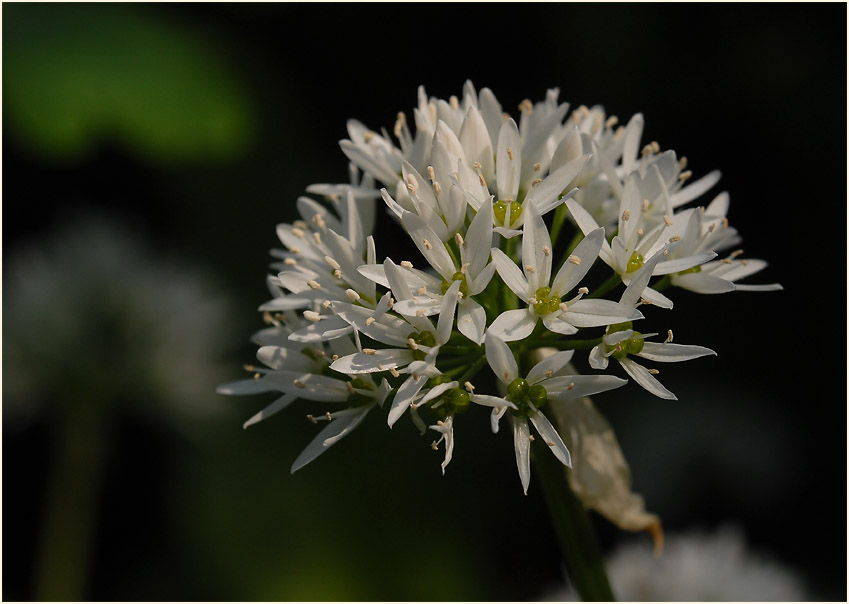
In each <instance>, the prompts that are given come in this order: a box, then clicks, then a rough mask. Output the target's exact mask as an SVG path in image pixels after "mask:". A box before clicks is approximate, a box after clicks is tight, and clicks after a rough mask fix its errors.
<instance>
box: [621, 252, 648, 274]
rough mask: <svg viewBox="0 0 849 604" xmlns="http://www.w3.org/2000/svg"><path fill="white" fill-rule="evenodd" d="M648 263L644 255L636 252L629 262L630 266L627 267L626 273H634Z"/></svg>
mask: <svg viewBox="0 0 849 604" xmlns="http://www.w3.org/2000/svg"><path fill="white" fill-rule="evenodd" d="M645 263H646V261H645V259H644V258H643V255H642V254H641V253H640V252H634V253H633V254H631V259H630V260H628V265H627V266H626V267H625V272H626V273H633V272H634V271H636V270H638V269H641V268H642V267H643V265H644V264H645Z"/></svg>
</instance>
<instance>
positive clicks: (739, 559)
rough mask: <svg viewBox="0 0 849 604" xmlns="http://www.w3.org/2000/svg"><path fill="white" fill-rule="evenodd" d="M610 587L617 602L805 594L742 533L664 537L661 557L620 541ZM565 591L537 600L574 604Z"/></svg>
mask: <svg viewBox="0 0 849 604" xmlns="http://www.w3.org/2000/svg"><path fill="white" fill-rule="evenodd" d="M606 566H607V573H608V577H609V579H610V585H611V587H612V588H613V593H614V594H615V595H616V597H617V599H619V600H620V601H623V602H669V601H678V602H729V601H731V602H733V601H744V602H796V601H804V600H809V599H810V596H809V594H807V592H806V589H805V587H804V585H803V583H802V580H801V578H800V577H799V576H798V575H797V574H796V573H795V572H794V571H793V570H792V569H790V568H788V567H786V566H784V565H782V564H781V563H779V562H777V561H775V560H773V559H771V558H770V557H769V556H768V555H767V554H766V553H762V552H758V551H756V550H753V549H750V548H749V547H748V545H747V543H746V538H745V535H744V532H743V530H742V529H740V528H739V527H737V526H734V525H725V526H722V527H720V528H719V529H717V530H715V531H712V532H704V531H690V532H686V533H680V534H675V533H671V534H667V536H666V547H665V549H664V552H663V555H661V556H653V555H652V553H651V547H650V545H649V543H648V542H646V541H641V542H639V543H637V542H632V543H626V544H624V545H622V546H620V547H619V548H618V549H616V550H615V551H614V552H613V553H612V554H611V555H610V556H609V557H608V558H607V561H606ZM578 600H579V598H578V594H577V593H576V592H575V591H574V590H572V589H571V588H568V587H567V588H565V589H563V590H560V591H557V592H554V593H550V594H548V595H547V596H546V597H545V598H543V601H550V602H556V601H567V602H575V601H578Z"/></svg>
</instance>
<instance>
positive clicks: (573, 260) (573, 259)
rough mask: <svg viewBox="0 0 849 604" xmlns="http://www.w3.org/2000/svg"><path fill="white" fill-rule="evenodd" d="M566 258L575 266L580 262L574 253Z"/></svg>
mask: <svg viewBox="0 0 849 604" xmlns="http://www.w3.org/2000/svg"><path fill="white" fill-rule="evenodd" d="M566 260H568V261H569V262H571V263H572V264H574V265H575V266H578V265H579V264H581V259H580V258H579V257H578V256H575V255H572V256H569V257H568V258H566Z"/></svg>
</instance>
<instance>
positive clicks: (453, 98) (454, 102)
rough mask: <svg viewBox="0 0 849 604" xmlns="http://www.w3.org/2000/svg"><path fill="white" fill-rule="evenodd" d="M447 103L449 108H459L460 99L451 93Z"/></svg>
mask: <svg viewBox="0 0 849 604" xmlns="http://www.w3.org/2000/svg"><path fill="white" fill-rule="evenodd" d="M448 104H449V105H450V106H451V109H454V110H457V109H459V108H460V100H459V99H458V98H457V96H456V95H453V94H452V95H451V96H450V97H448Z"/></svg>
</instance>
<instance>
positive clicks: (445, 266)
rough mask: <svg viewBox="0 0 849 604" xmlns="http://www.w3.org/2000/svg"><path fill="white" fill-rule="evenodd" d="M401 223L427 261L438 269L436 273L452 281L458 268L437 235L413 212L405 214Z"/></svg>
mask: <svg viewBox="0 0 849 604" xmlns="http://www.w3.org/2000/svg"><path fill="white" fill-rule="evenodd" d="M401 221H402V222H403V224H404V228H405V229H406V230H407V233H409V234H410V237H411V238H412V240H413V243H414V244H415V245H416V247H417V248H419V251H420V252H421V253H422V255H423V256H424V257H425V259H426V260H427V261H428V262H429V263H430V265H431V266H432V267H433V268H435V269H436V272H438V273H439V274H440V275H442V278H443V279H445V280H446V281H450V280H451V277H452V275H453V274H454V272H455V271H456V268H455V267H454V262H453V261H452V260H451V256H449V255H448V251H447V250H446V249H445V246H444V245H443V243H442V241H441V240H440V239H439V237H437V235H436V233H434V232H433V230H432V229H430V228H429V227H428V226H427V225H426V224H425V223H424V221H422V219H421V218H419V217H418V216H416V215H415V214H413V213H411V212H407V213H405V214H404V216H403V217H402V218H401Z"/></svg>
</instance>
